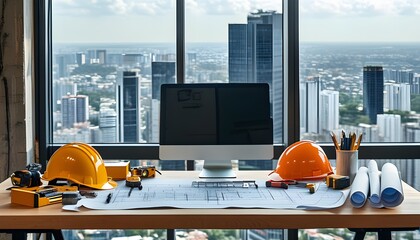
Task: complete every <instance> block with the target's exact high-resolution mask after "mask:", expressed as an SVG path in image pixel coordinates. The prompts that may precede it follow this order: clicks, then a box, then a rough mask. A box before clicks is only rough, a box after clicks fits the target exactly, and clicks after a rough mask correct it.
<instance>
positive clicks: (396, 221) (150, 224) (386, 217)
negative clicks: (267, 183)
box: [0, 171, 420, 230]
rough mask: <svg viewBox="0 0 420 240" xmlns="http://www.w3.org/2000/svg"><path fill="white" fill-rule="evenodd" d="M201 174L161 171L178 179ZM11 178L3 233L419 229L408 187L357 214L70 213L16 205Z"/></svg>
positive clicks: (0, 218) (1, 215)
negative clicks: (384, 205)
mask: <svg viewBox="0 0 420 240" xmlns="http://www.w3.org/2000/svg"><path fill="white" fill-rule="evenodd" d="M185 174H188V175H189V176H192V175H194V174H195V175H197V176H198V173H197V172H163V175H162V176H160V175H158V176H157V177H159V178H160V177H163V178H174V179H176V178H177V177H180V176H182V175H185ZM267 174H268V171H267V172H265V171H259V172H251V171H243V172H239V173H238V176H239V177H240V178H244V179H250V178H262V179H265V178H266V176H267ZM8 186H10V182H9V179H8V180H7V181H4V182H3V183H1V184H0V229H12V230H13V229H15V230H16V229H179V228H181V229H185V228H192V229H194V228H196V229H275V228H286V229H302V228H404V227H419V226H420V207H419V205H420V193H419V192H417V191H416V190H415V189H413V188H411V187H410V186H408V185H407V184H404V198H405V199H404V202H403V203H402V204H401V205H400V206H398V207H396V208H394V209H374V208H371V207H370V206H369V205H366V206H365V207H363V208H361V209H356V208H353V207H352V206H351V204H350V203H349V202H348V201H347V202H346V203H345V205H344V206H342V207H340V208H337V209H330V210H321V211H318V210H316V211H306V210H284V209H149V210H108V211H104V210H88V209H81V211H80V212H68V211H63V210H61V207H62V205H61V204H55V205H50V206H45V207H41V208H28V207H25V206H19V205H12V204H11V203H10V192H9V191H7V190H5V189H6V188H7V187H8Z"/></svg>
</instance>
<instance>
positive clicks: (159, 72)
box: [152, 62, 176, 100]
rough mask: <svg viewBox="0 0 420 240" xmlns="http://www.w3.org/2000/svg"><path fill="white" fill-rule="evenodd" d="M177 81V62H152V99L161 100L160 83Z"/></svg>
mask: <svg viewBox="0 0 420 240" xmlns="http://www.w3.org/2000/svg"><path fill="white" fill-rule="evenodd" d="M165 83H176V80H175V62H152V99H157V100H160V85H162V84H165Z"/></svg>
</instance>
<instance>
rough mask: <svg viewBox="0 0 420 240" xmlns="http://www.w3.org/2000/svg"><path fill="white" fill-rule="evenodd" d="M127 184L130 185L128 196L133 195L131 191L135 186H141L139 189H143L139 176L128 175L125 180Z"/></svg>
mask: <svg viewBox="0 0 420 240" xmlns="http://www.w3.org/2000/svg"><path fill="white" fill-rule="evenodd" d="M125 186H127V187H130V191H129V192H128V196H130V195H131V192H132V191H133V189H134V188H139V190H142V189H143V186H142V185H141V178H140V177H139V176H131V177H127V178H126V180H125Z"/></svg>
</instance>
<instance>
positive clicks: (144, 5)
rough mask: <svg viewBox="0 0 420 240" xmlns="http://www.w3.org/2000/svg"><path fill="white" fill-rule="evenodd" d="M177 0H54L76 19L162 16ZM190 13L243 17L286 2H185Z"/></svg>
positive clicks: (60, 10)
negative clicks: (76, 17)
mask: <svg viewBox="0 0 420 240" xmlns="http://www.w3.org/2000/svg"><path fill="white" fill-rule="evenodd" d="M175 2H176V0H156V1H152V0H147V1H144V0H143V1H139V0H54V1H53V10H54V13H56V14H60V15H74V16H82V15H87V16H89V15H90V16H100V15H124V14H126V15H128V14H130V15H131V14H135V15H159V14H161V15H162V14H165V12H167V11H174V10H175V4H176V3H175ZM185 8H186V11H188V12H192V13H194V14H202V15H234V14H243V13H248V12H251V11H255V10H256V9H264V10H278V12H280V11H279V10H281V8H282V0H207V1H204V0H185Z"/></svg>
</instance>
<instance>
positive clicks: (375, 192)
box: [368, 160, 383, 208]
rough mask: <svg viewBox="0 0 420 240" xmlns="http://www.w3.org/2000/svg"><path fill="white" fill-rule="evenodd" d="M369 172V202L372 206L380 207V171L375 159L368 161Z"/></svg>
mask: <svg viewBox="0 0 420 240" xmlns="http://www.w3.org/2000/svg"><path fill="white" fill-rule="evenodd" d="M368 174H369V189H370V194H369V203H370V205H371V206H372V207H375V208H382V207H383V205H382V203H381V195H380V194H381V176H380V175H381V173H380V172H379V170H378V164H377V163H376V161H375V160H370V161H369V163H368Z"/></svg>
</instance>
